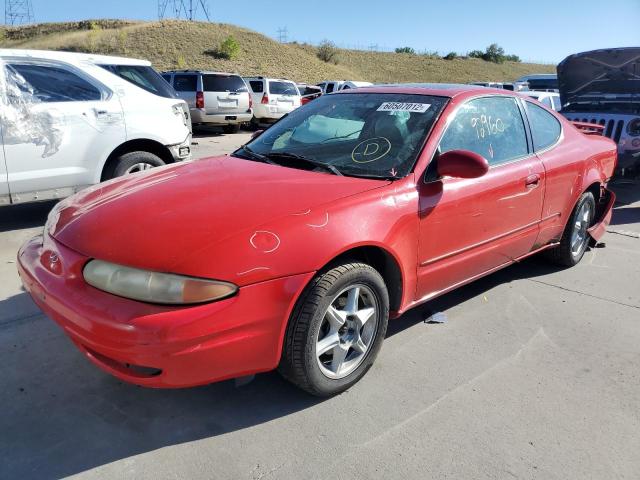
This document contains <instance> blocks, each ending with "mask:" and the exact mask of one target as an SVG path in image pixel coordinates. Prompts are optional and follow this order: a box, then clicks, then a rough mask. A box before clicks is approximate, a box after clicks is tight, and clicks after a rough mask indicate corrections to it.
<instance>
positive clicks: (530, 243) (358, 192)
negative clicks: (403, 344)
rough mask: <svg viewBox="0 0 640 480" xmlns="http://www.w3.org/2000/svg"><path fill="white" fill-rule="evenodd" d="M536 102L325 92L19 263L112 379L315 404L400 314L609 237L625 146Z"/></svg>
mask: <svg viewBox="0 0 640 480" xmlns="http://www.w3.org/2000/svg"><path fill="white" fill-rule="evenodd" d="M578 127H581V128H582V130H580V129H578V128H576V126H575V125H573V124H572V123H571V122H569V121H567V120H565V119H564V118H562V117H561V116H559V115H557V114H556V113H554V112H552V111H550V110H548V109H546V108H544V107H543V106H542V105H540V104H539V103H537V102H536V101H534V100H532V99H527V98H522V97H520V96H518V95H514V94H512V93H509V92H507V91H504V90H492V89H486V88H482V87H472V86H462V85H397V86H379V87H370V88H359V89H357V90H349V91H346V92H344V93H338V94H332V95H325V96H322V97H320V98H318V99H317V100H314V101H313V102H311V103H309V104H308V105H305V106H304V107H302V108H300V109H298V110H295V111H294V112H292V113H290V114H289V115H288V116H286V117H284V118H283V119H282V120H280V121H279V122H278V123H276V124H275V125H274V126H272V127H271V128H269V129H268V130H267V131H265V132H262V133H260V134H257V135H255V136H254V138H253V139H252V140H251V141H250V142H249V143H248V144H247V145H245V146H243V147H242V148H240V149H239V150H237V151H236V152H234V153H233V154H231V155H230V156H223V157H216V158H209V159H205V160H200V161H194V162H190V163H188V164H180V165H170V166H167V167H163V168H157V169H153V170H152V171H149V172H143V173H140V174H135V175H130V176H127V177H123V178H119V179H116V180H113V181H110V182H108V183H103V184H100V185H97V186H94V187H91V188H89V189H87V190H84V191H82V192H80V193H78V194H77V195H75V196H73V197H70V198H68V199H67V200H64V201H62V202H60V203H59V204H58V205H57V206H56V207H55V208H54V209H53V211H52V212H51V214H50V216H49V219H48V221H47V224H46V226H45V229H44V235H43V236H38V237H36V238H34V239H32V240H30V241H28V242H27V243H26V244H25V245H24V246H23V247H22V248H21V250H20V252H19V254H18V260H19V271H20V275H21V277H22V281H23V282H24V285H25V288H26V289H27V290H28V291H29V292H30V294H31V295H32V297H33V299H34V300H35V302H36V303H37V304H38V305H39V306H40V307H41V308H42V309H43V310H44V311H45V312H46V313H47V314H48V315H49V316H50V317H51V318H53V319H54V320H55V321H56V322H57V323H58V324H59V325H60V326H61V327H62V328H63V329H64V331H65V332H66V333H67V334H68V335H69V337H70V338H71V339H72V340H73V342H74V343H75V344H76V345H77V347H78V348H79V349H80V350H81V351H82V352H83V353H84V355H86V357H87V358H88V359H89V360H91V361H92V362H94V363H95V364H96V365H98V366H99V367H100V368H102V369H104V370H106V371H107V372H110V373H111V374H113V375H115V376H117V377H119V378H121V379H123V380H126V381H129V382H133V383H137V384H140V385H146V386H151V387H185V386H192V385H199V384H205V383H210V382H213V381H217V380H222V379H226V378H233V377H238V376H244V375H249V374H253V373H256V372H263V371H267V370H272V369H275V368H278V369H279V370H280V372H281V373H282V374H283V375H284V376H285V377H286V378H287V379H289V380H290V381H292V382H293V383H295V384H296V385H298V386H300V387H301V388H303V389H305V390H307V391H308V392H311V393H313V394H315V395H331V394H335V393H338V392H341V391H343V390H345V389H346V388H348V387H349V386H351V385H353V384H354V383H355V382H357V381H358V380H359V379H360V378H361V377H362V376H363V375H364V374H365V373H366V371H367V370H368V368H369V367H370V366H371V364H372V363H373V361H374V359H375V357H376V355H377V354H378V351H379V350H380V346H381V344H382V341H383V339H384V337H385V332H386V329H387V321H388V318H389V317H392V318H393V317H397V316H399V315H400V314H402V313H403V312H405V311H406V310H407V309H409V308H412V307H414V306H416V305H419V304H421V303H423V302H426V301H427V300H430V299H432V298H434V297H436V296H438V295H441V294H443V293H445V292H447V291H449V290H452V289H454V288H456V287H458V286H460V285H464V284H465V283H468V282H471V281H473V280H474V279H477V278H479V277H482V276H483V275H487V274H489V273H491V272H494V271H496V270H498V269H500V268H502V267H505V266H507V265H509V264H511V263H513V262H515V261H518V260H520V259H522V258H524V257H527V256H529V255H532V254H535V253H537V252H540V251H542V250H548V252H547V254H548V256H549V257H550V258H551V259H552V260H554V261H555V262H557V263H559V264H561V265H565V266H571V265H575V264H576V263H578V262H579V261H580V259H581V258H582V256H583V254H584V252H585V250H586V249H587V248H588V246H589V243H590V242H593V241H596V240H597V239H598V238H599V237H600V236H601V235H602V234H603V232H604V228H605V227H606V225H607V224H608V221H609V219H610V216H611V207H612V204H613V201H614V196H613V194H612V193H611V192H610V191H609V190H607V181H608V180H609V178H610V177H611V175H612V174H613V171H614V167H615V164H616V145H615V144H614V143H613V142H612V141H611V140H609V139H608V138H604V137H602V136H600V135H598V134H597V133H598V132H597V131H593V130H592V129H589V128H588V126H585V125H579V126H578Z"/></svg>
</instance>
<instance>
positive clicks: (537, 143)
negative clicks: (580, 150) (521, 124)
mask: <svg viewBox="0 0 640 480" xmlns="http://www.w3.org/2000/svg"><path fill="white" fill-rule="evenodd" d="M527 114H528V116H529V123H530V124H531V135H532V136H533V147H534V148H535V149H536V150H542V149H545V148H547V147H549V146H551V145H553V144H554V143H556V142H557V141H558V139H559V138H560V133H561V132H562V127H561V126H560V122H559V121H558V119H557V118H556V117H554V116H553V115H552V114H550V113H549V112H547V111H546V110H545V109H544V108H540V107H539V106H538V105H535V104H534V103H531V102H527Z"/></svg>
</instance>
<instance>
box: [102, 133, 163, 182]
mask: <svg viewBox="0 0 640 480" xmlns="http://www.w3.org/2000/svg"><path fill="white" fill-rule="evenodd" d="M131 152H149V153H153V154H154V155H157V156H158V157H160V159H161V160H162V161H163V162H164V163H166V164H169V163H173V162H174V161H175V160H174V158H173V155H171V152H170V151H169V149H168V148H167V147H166V146H164V145H163V144H162V143H160V142H158V141H156V140H151V139H148V138H137V139H134V140H128V141H126V142H124V143H123V144H121V145H119V146H118V147H117V148H116V149H115V150H114V151H113V152H111V153H110V154H109V156H108V157H107V160H106V161H105V162H104V165H103V166H102V170H101V172H100V179H99V180H100V181H104V180H107V179H108V175H109V172H110V170H111V168H112V167H113V165H114V164H115V162H116V160H117V159H118V157H120V156H121V155H124V154H125V153H131Z"/></svg>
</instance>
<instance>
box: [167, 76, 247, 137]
mask: <svg viewBox="0 0 640 480" xmlns="http://www.w3.org/2000/svg"><path fill="white" fill-rule="evenodd" d="M162 76H163V77H164V79H165V80H166V81H167V82H169V84H170V85H172V86H173V88H174V89H175V91H176V92H177V93H178V96H179V97H180V98H182V99H184V100H185V101H186V102H187V104H188V105H189V109H190V110H191V121H192V122H193V124H194V125H216V126H221V127H222V128H223V130H224V131H225V133H237V132H238V130H240V125H241V124H242V123H247V122H249V121H251V118H252V117H253V100H252V99H251V96H250V95H249V90H248V89H247V85H246V84H245V83H244V80H243V79H242V77H241V76H240V75H236V74H233V73H222V72H209V71H200V70H174V71H169V72H163V73H162Z"/></svg>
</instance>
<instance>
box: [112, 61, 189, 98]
mask: <svg viewBox="0 0 640 480" xmlns="http://www.w3.org/2000/svg"><path fill="white" fill-rule="evenodd" d="M100 66H101V67H102V68H104V69H105V70H109V71H110V72H111V73H114V74H115V75H117V76H119V77H120V78H123V79H125V80H126V81H128V82H131V83H133V84H134V85H136V86H138V87H140V88H142V89H143V90H146V91H147V92H151V93H153V94H154V95H158V96H160V97H164V98H177V95H176V92H175V91H174V90H173V88H171V85H169V84H167V82H166V80H165V79H164V78H162V77H161V76H160V74H159V73H158V72H156V71H155V70H154V69H153V67H148V66H144V65H100Z"/></svg>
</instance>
